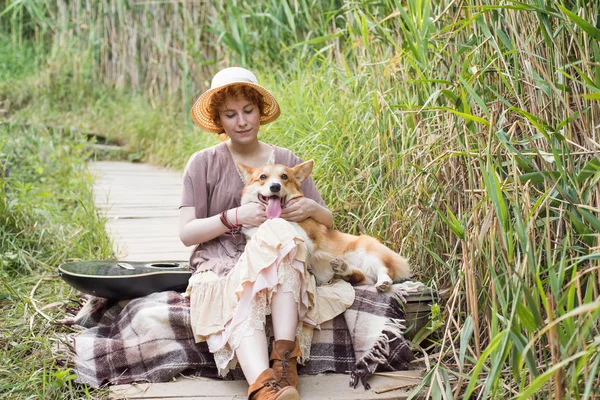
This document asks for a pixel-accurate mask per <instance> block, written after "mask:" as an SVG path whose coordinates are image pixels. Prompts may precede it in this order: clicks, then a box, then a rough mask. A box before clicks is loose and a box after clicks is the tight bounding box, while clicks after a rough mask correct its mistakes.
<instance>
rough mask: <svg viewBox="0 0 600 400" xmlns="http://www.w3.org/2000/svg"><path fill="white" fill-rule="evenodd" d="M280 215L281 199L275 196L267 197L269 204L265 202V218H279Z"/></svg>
mask: <svg viewBox="0 0 600 400" xmlns="http://www.w3.org/2000/svg"><path fill="white" fill-rule="evenodd" d="M279 217H281V200H280V199H279V197H277V196H273V197H271V198H269V204H267V218H268V219H273V218H279Z"/></svg>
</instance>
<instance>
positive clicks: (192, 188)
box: [179, 153, 208, 218]
mask: <svg viewBox="0 0 600 400" xmlns="http://www.w3.org/2000/svg"><path fill="white" fill-rule="evenodd" d="M207 203H208V194H207V189H206V160H205V157H203V155H202V153H196V154H194V155H193V156H192V157H190V160H189V161H188V163H187V165H186V167H185V171H184V172H183V188H182V191H181V202H180V203H179V208H181V207H194V208H195V211H196V218H206V217H207V215H206V214H207V211H206V210H207V208H208V205H207Z"/></svg>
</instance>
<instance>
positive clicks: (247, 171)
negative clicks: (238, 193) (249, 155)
mask: <svg viewBox="0 0 600 400" xmlns="http://www.w3.org/2000/svg"><path fill="white" fill-rule="evenodd" d="M235 165H236V166H237V169H238V171H240V174H241V175H242V178H243V179H244V183H248V181H249V180H250V177H251V176H252V173H253V172H254V168H252V167H249V166H247V165H246V164H244V163H241V162H239V161H237V162H236V163H235Z"/></svg>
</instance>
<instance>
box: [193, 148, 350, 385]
mask: <svg viewBox="0 0 600 400" xmlns="http://www.w3.org/2000/svg"><path fill="white" fill-rule="evenodd" d="M271 159H272V160H271V161H273V162H275V163H278V164H285V165H288V166H294V165H296V164H299V163H300V162H301V160H300V159H299V158H298V157H296V156H295V155H294V154H293V153H292V152H290V151H289V150H286V149H282V148H279V147H275V146H274V150H273V155H272V157H271ZM242 188H243V182H242V181H241V178H240V177H239V174H238V172H237V169H236V168H235V165H234V163H233V159H232V158H231V155H230V154H229V151H228V149H227V147H226V145H225V144H224V143H223V144H219V145H217V146H214V147H212V148H209V149H206V150H203V151H201V152H199V153H196V154H195V155H194V156H192V158H191V159H190V162H188V166H187V167H186V171H185V173H184V189H183V195H182V202H181V206H182V207H183V206H194V207H195V209H196V217H197V218H206V217H207V216H211V215H216V214H219V213H221V212H222V211H224V210H226V209H229V208H233V207H237V206H239V201H240V197H241V190H242ZM302 190H303V192H304V194H305V195H307V197H310V198H312V199H313V200H315V201H317V202H318V203H319V204H324V203H323V200H322V199H321V197H320V195H319V193H318V192H317V190H316V188H315V187H314V183H313V182H312V180H310V179H307V180H306V181H305V182H304V184H303V186H302ZM232 192H234V193H232ZM232 198H233V199H235V201H232ZM219 199H220V200H221V201H219ZM307 258H308V254H307V251H306V245H305V244H304V242H303V241H302V239H301V238H300V237H299V236H298V235H297V233H296V231H295V229H294V227H293V226H292V225H291V224H290V223H288V222H287V221H285V220H283V219H279V218H278V219H273V220H268V221H267V222H265V223H264V224H263V225H261V226H260V227H259V229H258V230H257V232H256V233H255V234H254V236H253V237H252V240H250V241H249V242H248V243H247V244H246V243H245V239H244V238H243V235H241V234H237V235H236V237H233V236H231V234H225V235H221V236H219V237H218V238H216V239H213V240H212V241H209V242H206V243H203V244H201V245H198V246H197V247H196V249H194V252H193V253H192V256H191V258H190V266H191V268H192V269H193V270H194V271H195V273H194V275H193V276H192V278H191V279H190V282H189V285H188V289H187V293H188V294H189V296H190V307H191V323H192V330H193V332H194V336H195V338H196V341H197V342H200V341H206V342H207V344H208V346H209V349H210V351H211V352H212V353H213V354H214V356H215V362H216V364H217V368H218V369H219V373H220V374H221V375H225V374H226V373H227V372H228V371H229V369H230V368H233V367H235V365H236V363H237V360H236V358H235V349H236V348H237V347H238V346H239V343H240V341H241V339H242V338H244V337H246V336H250V335H252V334H253V333H254V331H255V330H256V329H261V330H264V329H265V321H266V316H267V315H270V313H271V309H270V300H271V296H272V294H273V293H274V292H276V291H279V290H282V291H284V292H292V293H293V294H294V299H295V300H296V303H297V306H298V315H299V321H300V322H301V323H299V324H298V330H297V338H298V341H299V343H300V347H301V350H302V362H304V361H305V360H306V359H308V358H309V354H310V343H311V340H312V330H313V328H314V327H318V326H319V324H321V323H322V322H324V321H327V320H329V319H332V318H333V317H335V316H336V315H338V314H340V313H342V312H343V311H344V310H345V309H346V308H348V307H349V306H350V305H351V304H352V302H353V301H354V289H353V288H352V286H350V284H348V283H347V282H344V281H336V282H333V283H331V284H330V285H324V286H319V287H317V286H316V284H315V280H314V277H313V276H312V275H311V274H310V273H309V265H308V263H307Z"/></svg>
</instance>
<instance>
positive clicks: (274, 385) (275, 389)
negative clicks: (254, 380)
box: [265, 381, 282, 392]
mask: <svg viewBox="0 0 600 400" xmlns="http://www.w3.org/2000/svg"><path fill="white" fill-rule="evenodd" d="M265 386H268V387H269V389H270V390H271V391H273V392H278V391H279V390H280V389H281V388H282V386H281V384H280V383H279V382H276V381H269V382H265Z"/></svg>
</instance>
